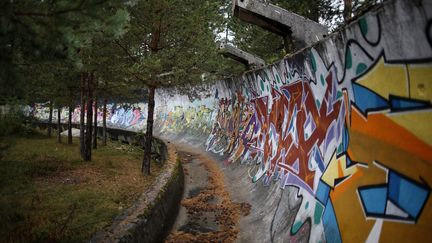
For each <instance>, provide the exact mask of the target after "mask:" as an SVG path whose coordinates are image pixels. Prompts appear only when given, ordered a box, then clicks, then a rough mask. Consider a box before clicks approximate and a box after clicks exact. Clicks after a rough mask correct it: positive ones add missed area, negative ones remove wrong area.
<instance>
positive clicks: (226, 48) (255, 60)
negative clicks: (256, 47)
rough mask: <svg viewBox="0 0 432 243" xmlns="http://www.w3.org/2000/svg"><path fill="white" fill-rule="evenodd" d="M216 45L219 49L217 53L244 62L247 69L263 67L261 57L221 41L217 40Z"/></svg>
mask: <svg viewBox="0 0 432 243" xmlns="http://www.w3.org/2000/svg"><path fill="white" fill-rule="evenodd" d="M216 46H217V48H218V49H219V53H221V54H222V55H224V56H226V57H229V58H232V59H234V60H236V61H238V62H240V63H242V64H244V65H245V66H246V67H247V68H248V69H256V68H263V67H264V66H265V61H264V60H263V59H261V58H259V57H257V56H255V55H253V54H250V53H248V52H245V51H243V50H240V49H239V48H237V47H235V46H232V45H229V44H225V43H222V42H217V43H216Z"/></svg>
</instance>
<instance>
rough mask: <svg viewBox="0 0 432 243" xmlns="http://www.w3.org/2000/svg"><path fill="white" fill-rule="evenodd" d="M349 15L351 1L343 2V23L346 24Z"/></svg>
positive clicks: (350, 12) (349, 17)
mask: <svg viewBox="0 0 432 243" xmlns="http://www.w3.org/2000/svg"><path fill="white" fill-rule="evenodd" d="M351 14H352V0H344V10H343V17H344V20H345V22H348V20H349V19H351Z"/></svg>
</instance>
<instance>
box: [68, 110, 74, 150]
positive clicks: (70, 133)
mask: <svg viewBox="0 0 432 243" xmlns="http://www.w3.org/2000/svg"><path fill="white" fill-rule="evenodd" d="M72 113H73V107H72V106H69V119H68V120H69V122H68V144H72Z"/></svg>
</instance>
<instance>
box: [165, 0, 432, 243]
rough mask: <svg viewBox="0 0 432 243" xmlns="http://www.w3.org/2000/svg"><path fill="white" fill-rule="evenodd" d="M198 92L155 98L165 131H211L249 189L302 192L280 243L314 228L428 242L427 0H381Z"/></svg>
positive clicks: (430, 84) (431, 53)
mask: <svg viewBox="0 0 432 243" xmlns="http://www.w3.org/2000/svg"><path fill="white" fill-rule="evenodd" d="M205 90H206V91H198V93H200V94H201V97H198V98H197V97H195V98H193V97H187V96H181V95H179V94H174V95H172V94H171V96H170V94H168V93H169V92H165V93H164V92H160V93H159V94H160V96H159V100H158V102H157V104H159V105H158V108H159V112H157V114H158V119H157V120H158V121H159V122H160V123H159V125H160V128H161V131H162V132H167V131H170V132H172V133H187V134H190V133H196V134H202V133H205V134H206V135H207V134H208V135H207V136H206V140H205V142H206V143H205V149H206V150H208V151H212V152H214V153H217V154H220V155H224V158H225V159H226V160H225V162H226V163H227V164H228V165H229V164H232V163H241V164H244V169H245V170H248V172H249V176H250V181H251V183H263V184H264V186H265V185H270V184H274V183H276V184H278V185H279V186H280V187H281V188H287V187H296V188H298V195H297V196H298V197H299V198H300V197H301V198H302V202H301V206H300V209H299V210H298V212H297V215H296V217H295V220H294V222H293V224H292V225H291V226H290V230H289V232H286V235H287V238H286V239H289V236H290V235H291V236H293V235H295V234H296V233H297V232H298V231H300V229H301V228H302V227H303V226H304V225H305V224H309V227H308V229H309V234H310V236H309V240H310V241H311V242H318V241H327V242H339V241H345V242H352V241H359V242H362V241H366V240H370V241H371V242H372V241H378V240H381V241H383V242H386V241H398V240H400V239H410V238H411V239H422V240H423V241H431V240H432V234H431V233H430V231H429V228H430V225H429V224H430V222H432V202H431V200H430V199H429V194H430V190H431V189H430V185H432V147H431V146H432V139H431V138H432V127H431V126H432V107H431V100H432V2H431V1H420V3H414V1H402V0H400V1H394V2H388V3H386V4H385V5H384V6H381V7H378V8H377V9H374V10H373V11H371V12H369V13H368V14H366V15H364V16H363V17H361V18H359V19H358V20H357V21H355V22H354V23H352V24H350V25H349V26H347V27H346V28H345V30H344V31H342V32H339V33H337V34H334V35H332V36H330V37H329V38H327V39H326V40H325V41H323V42H321V43H319V44H317V45H315V46H313V47H312V48H309V49H306V50H304V51H302V52H300V53H298V54H296V55H293V56H292V57H288V58H286V59H284V60H281V61H279V62H277V63H275V64H273V65H270V66H268V67H266V68H264V69H262V70H256V71H251V72H247V73H245V74H244V75H243V76H242V77H239V78H236V79H234V80H227V81H222V82H219V83H217V84H215V85H214V86H212V87H208V88H206V89H205ZM167 97H170V98H167ZM280 217H283V216H280ZM269 233H270V232H269Z"/></svg>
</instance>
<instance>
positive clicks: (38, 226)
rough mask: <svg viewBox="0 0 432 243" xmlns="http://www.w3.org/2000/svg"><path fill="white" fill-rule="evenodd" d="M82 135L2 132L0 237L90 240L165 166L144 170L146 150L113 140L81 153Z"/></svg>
mask: <svg viewBox="0 0 432 243" xmlns="http://www.w3.org/2000/svg"><path fill="white" fill-rule="evenodd" d="M78 150H79V148H78V140H74V144H73V145H67V144H57V143H56V141H55V138H51V139H49V138H46V137H44V136H41V135H38V136H32V137H31V138H19V137H6V138H0V194H1V197H0V242H5V241H14V242H15V241H26V242H28V241H34V242H47V241H62V242H77V241H81V242H82V241H88V239H89V237H90V236H91V235H92V234H93V233H95V232H96V231H98V230H100V229H102V228H104V227H106V226H108V225H110V224H111V222H112V219H113V218H114V217H115V216H116V215H117V214H119V213H120V212H121V210H123V209H125V208H127V207H129V206H130V205H131V204H132V203H133V201H134V199H136V198H137V197H138V196H139V195H140V193H142V192H143V191H144V189H145V188H146V187H148V186H149V185H150V183H151V182H152V181H153V179H154V178H155V176H156V175H157V174H159V172H160V169H161V168H160V166H158V165H155V164H153V167H152V174H153V175H152V176H151V177H144V176H142V175H141V174H140V161H141V158H142V150H141V149H138V148H135V147H131V146H129V145H122V144H120V143H110V144H109V145H108V146H107V147H99V148H98V149H97V150H95V151H93V161H92V162H84V161H82V160H81V159H80V157H79V152H78Z"/></svg>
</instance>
